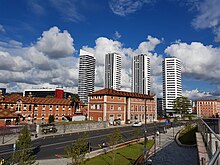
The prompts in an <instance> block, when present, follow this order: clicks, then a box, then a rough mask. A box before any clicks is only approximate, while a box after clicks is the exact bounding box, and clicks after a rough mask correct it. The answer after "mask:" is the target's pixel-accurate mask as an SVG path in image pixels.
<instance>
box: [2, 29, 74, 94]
mask: <svg viewBox="0 0 220 165" xmlns="http://www.w3.org/2000/svg"><path fill="white" fill-rule="evenodd" d="M74 51H75V49H74V47H73V38H72V37H71V36H70V34H69V33H68V32H67V31H64V32H61V31H60V30H59V29H58V28H57V27H52V28H50V29H49V30H48V31H45V32H43V34H42V37H40V38H39V39H38V41H37V42H36V44H32V45H31V46H29V47H23V45H22V43H20V42H17V41H14V40H11V41H8V42H1V43H0V61H3V62H1V63H0V83H1V84H4V86H6V87H7V88H9V91H13V90H18V91H21V90H23V89H25V88H29V87H37V86H39V87H42V86H43V85H45V84H50V85H52V86H65V87H71V89H74V91H76V90H75V89H76V87H77V83H78V58H76V57H73V52H74ZM12 84H13V85H12Z"/></svg>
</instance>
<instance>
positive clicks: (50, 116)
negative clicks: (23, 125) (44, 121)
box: [48, 115, 54, 123]
mask: <svg viewBox="0 0 220 165" xmlns="http://www.w3.org/2000/svg"><path fill="white" fill-rule="evenodd" d="M53 122H54V115H49V118H48V123H53Z"/></svg>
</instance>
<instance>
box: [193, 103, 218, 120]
mask: <svg viewBox="0 0 220 165" xmlns="http://www.w3.org/2000/svg"><path fill="white" fill-rule="evenodd" d="M196 109H197V116H198V117H216V116H218V117H219V116H220V100H197V107H196Z"/></svg>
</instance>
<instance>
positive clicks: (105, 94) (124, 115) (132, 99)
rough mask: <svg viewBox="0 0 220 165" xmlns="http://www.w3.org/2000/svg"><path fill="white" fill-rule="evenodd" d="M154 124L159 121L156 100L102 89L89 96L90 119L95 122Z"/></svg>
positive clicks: (147, 96) (150, 97) (142, 95)
mask: <svg viewBox="0 0 220 165" xmlns="http://www.w3.org/2000/svg"><path fill="white" fill-rule="evenodd" d="M145 110H146V121H147V122H153V121H155V120H156V119H157V110H156V98H155V97H154V96H150V95H144V94H139V93H134V92H125V91H117V90H113V89H107V88H105V89H101V90H99V91H96V92H94V93H91V94H90V95H89V104H88V117H89V120H94V121H108V122H110V123H112V122H113V121H114V120H115V119H121V122H122V123H123V124H124V123H126V122H127V121H132V122H134V121H141V122H143V123H144V122H145Z"/></svg>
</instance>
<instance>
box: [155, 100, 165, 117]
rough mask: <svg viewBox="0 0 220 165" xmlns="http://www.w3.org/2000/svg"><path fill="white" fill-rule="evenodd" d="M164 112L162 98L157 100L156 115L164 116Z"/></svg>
mask: <svg viewBox="0 0 220 165" xmlns="http://www.w3.org/2000/svg"><path fill="white" fill-rule="evenodd" d="M164 114H165V113H164V111H163V99H162V98H157V115H158V116H160V117H163V116H164Z"/></svg>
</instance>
